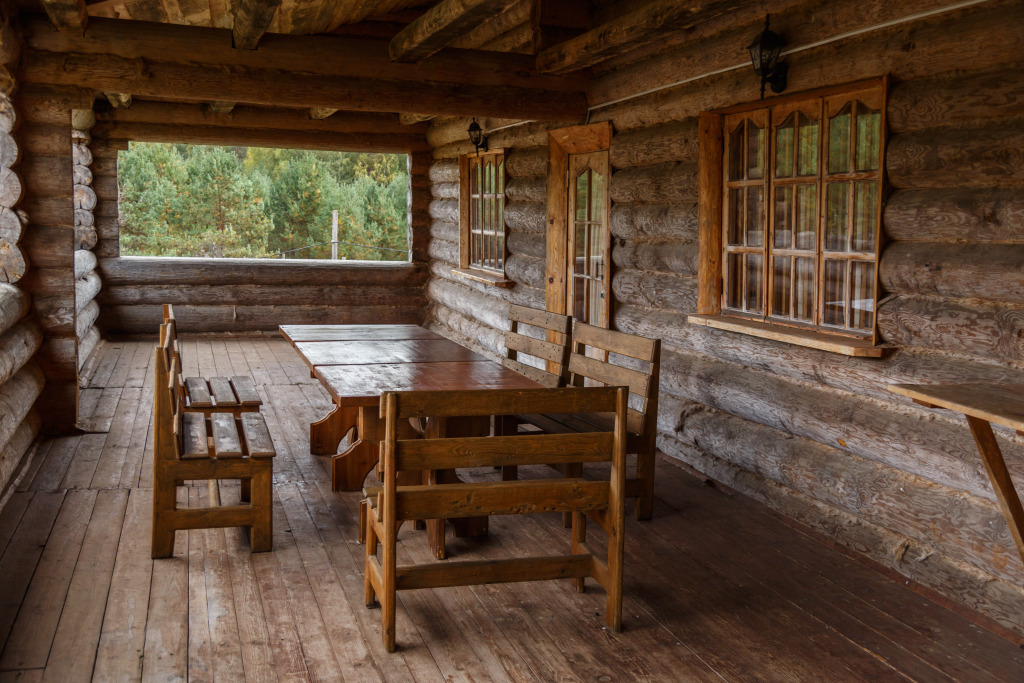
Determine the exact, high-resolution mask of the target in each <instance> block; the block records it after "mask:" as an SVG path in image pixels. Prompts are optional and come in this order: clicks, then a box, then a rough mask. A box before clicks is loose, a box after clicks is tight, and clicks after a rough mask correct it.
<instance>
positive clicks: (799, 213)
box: [793, 185, 818, 249]
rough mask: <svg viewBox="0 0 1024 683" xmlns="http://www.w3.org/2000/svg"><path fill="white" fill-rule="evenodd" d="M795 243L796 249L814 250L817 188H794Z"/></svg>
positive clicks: (811, 186) (816, 220)
mask: <svg viewBox="0 0 1024 683" xmlns="http://www.w3.org/2000/svg"><path fill="white" fill-rule="evenodd" d="M793 213H794V214H796V241H795V244H794V246H795V247H796V248H797V249H814V248H815V244H816V241H817V240H816V236H817V232H818V186H817V185H797V186H796V209H795V210H794V212H793Z"/></svg>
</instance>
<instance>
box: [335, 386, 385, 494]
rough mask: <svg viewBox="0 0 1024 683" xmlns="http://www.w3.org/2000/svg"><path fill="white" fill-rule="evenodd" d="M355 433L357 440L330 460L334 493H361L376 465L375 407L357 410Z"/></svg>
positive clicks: (362, 407) (376, 409) (377, 454)
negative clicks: (365, 480)
mask: <svg viewBox="0 0 1024 683" xmlns="http://www.w3.org/2000/svg"><path fill="white" fill-rule="evenodd" d="M358 411H359V412H358V416H357V421H356V433H357V434H359V439H358V440H357V441H356V442H355V443H353V444H352V446H351V447H349V449H348V450H347V451H345V452H344V453H339V454H338V455H335V456H334V457H333V458H332V459H331V488H332V489H333V490H335V491H361V490H362V488H363V480H364V479H366V475H367V474H369V473H370V470H372V469H373V466H374V465H375V464H377V459H378V457H379V453H378V450H377V449H378V447H377V444H378V437H377V422H378V417H377V412H378V408H377V406H368V407H367V406H361V407H360V408H359V409H358Z"/></svg>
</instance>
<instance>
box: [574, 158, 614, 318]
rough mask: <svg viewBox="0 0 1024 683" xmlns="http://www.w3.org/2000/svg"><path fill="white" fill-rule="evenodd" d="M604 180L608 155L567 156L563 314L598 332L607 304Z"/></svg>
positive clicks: (608, 247)
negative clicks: (564, 305)
mask: <svg viewBox="0 0 1024 683" xmlns="http://www.w3.org/2000/svg"><path fill="white" fill-rule="evenodd" d="M608 177H609V173H608V152H607V150H605V151H600V152H590V153H588V154H570V155H569V178H568V182H569V187H568V202H567V206H568V214H569V215H568V221H567V225H568V235H567V237H568V244H567V247H568V249H567V250H566V253H567V254H568V255H569V259H568V263H567V273H566V283H567V285H568V286H567V287H566V312H567V313H568V314H569V315H571V316H572V317H573V318H575V319H576V320H579V321H580V322H585V323H589V324H591V325H596V326H598V327H608V323H609V318H610V304H611V291H610V284H611V268H610V265H611V258H610V257H611V236H610V235H609V232H608V210H609V204H610V201H609V197H608Z"/></svg>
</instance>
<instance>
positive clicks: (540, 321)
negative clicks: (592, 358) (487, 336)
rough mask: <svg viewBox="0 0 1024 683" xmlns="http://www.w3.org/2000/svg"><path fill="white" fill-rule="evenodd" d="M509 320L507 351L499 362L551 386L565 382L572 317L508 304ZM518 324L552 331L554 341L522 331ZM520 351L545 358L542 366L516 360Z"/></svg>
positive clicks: (546, 385) (560, 385)
mask: <svg viewBox="0 0 1024 683" xmlns="http://www.w3.org/2000/svg"><path fill="white" fill-rule="evenodd" d="M508 320H509V331H508V332H506V333H505V354H506V355H505V358H503V359H502V361H501V364H502V365H504V366H505V367H506V368H508V369H510V370H515V371H516V372H518V373H519V374H520V375H523V376H524V377H529V378H530V379H532V380H533V381H534V382H537V383H538V384H540V385H542V386H545V387H548V388H550V389H553V388H555V387H563V386H565V383H566V380H567V378H568V370H569V332H570V328H571V327H572V318H570V317H569V316H567V315H559V314H557V313H549V312H547V311H539V310H537V309H535V308H527V307H526V306H517V305H515V304H510V305H509V307H508ZM521 324H522V325H532V326H533V327H538V328H540V329H542V330H546V331H548V332H551V333H553V334H552V336H553V337H555V339H556V341H548V340H544V339H536V338H534V337H529V336H527V335H525V334H522V333H520V331H519V325H521ZM519 354H524V355H527V356H532V357H533V358H537V359H539V360H542V361H545V366H544V367H543V368H538V367H535V366H533V365H527V364H526V363H523V362H522V361H520V360H519Z"/></svg>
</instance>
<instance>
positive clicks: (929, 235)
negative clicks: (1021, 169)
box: [884, 187, 1024, 242]
mask: <svg viewBox="0 0 1024 683" xmlns="http://www.w3.org/2000/svg"><path fill="white" fill-rule="evenodd" d="M884 222H885V232H886V234H887V235H888V236H889V238H890V239H894V240H899V241H971V242H1024V195H1022V194H1021V192H1020V191H1019V190H1017V189H1010V188H1006V189H992V190H986V189H982V190H973V189H960V188H956V187H948V188H937V189H931V190H899V191H897V192H893V193H892V195H891V196H890V197H889V199H888V200H887V201H886V204H885V216H884Z"/></svg>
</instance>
